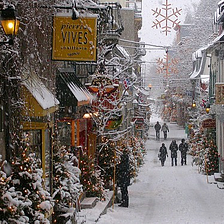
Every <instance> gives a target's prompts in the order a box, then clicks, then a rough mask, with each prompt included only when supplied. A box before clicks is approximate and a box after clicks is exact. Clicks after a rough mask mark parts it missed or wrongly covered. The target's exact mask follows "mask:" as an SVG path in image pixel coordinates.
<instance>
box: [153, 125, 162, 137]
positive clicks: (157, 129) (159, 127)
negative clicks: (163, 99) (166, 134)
mask: <svg viewBox="0 0 224 224" xmlns="http://www.w3.org/2000/svg"><path fill="white" fill-rule="evenodd" d="M154 128H155V131H156V139H160V129H161V125H160V123H159V121H157V122H156V124H155V126H154Z"/></svg>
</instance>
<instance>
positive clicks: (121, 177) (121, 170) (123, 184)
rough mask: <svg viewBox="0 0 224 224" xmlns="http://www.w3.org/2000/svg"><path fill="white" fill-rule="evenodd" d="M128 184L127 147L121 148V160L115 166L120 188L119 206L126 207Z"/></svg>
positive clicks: (127, 203) (127, 202)
mask: <svg viewBox="0 0 224 224" xmlns="http://www.w3.org/2000/svg"><path fill="white" fill-rule="evenodd" d="M129 185H130V165H129V156H128V152H127V149H124V150H123V154H122V155H121V161H120V163H119V164H118V166H117V186H118V187H120V189H121V204H120V205H119V206H121V207H128V205H129V196H128V186H129Z"/></svg>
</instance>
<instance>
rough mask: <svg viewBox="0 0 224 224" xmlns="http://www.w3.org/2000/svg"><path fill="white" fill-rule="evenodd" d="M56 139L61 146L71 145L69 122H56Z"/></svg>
mask: <svg viewBox="0 0 224 224" xmlns="http://www.w3.org/2000/svg"><path fill="white" fill-rule="evenodd" d="M58 139H59V141H60V143H61V145H63V146H70V145H71V122H68V121H64V122H58Z"/></svg>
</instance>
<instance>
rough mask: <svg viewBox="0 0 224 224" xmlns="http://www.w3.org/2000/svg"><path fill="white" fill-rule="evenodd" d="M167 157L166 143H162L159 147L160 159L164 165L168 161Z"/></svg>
mask: <svg viewBox="0 0 224 224" xmlns="http://www.w3.org/2000/svg"><path fill="white" fill-rule="evenodd" d="M166 157H168V153H167V148H166V146H165V144H164V143H162V146H161V147H160V149H159V159H160V161H161V165H162V166H164V163H165V161H166Z"/></svg>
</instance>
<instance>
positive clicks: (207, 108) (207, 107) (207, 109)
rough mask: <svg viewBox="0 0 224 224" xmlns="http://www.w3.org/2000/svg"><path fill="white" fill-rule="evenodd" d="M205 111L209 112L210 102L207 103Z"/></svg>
mask: <svg viewBox="0 0 224 224" xmlns="http://www.w3.org/2000/svg"><path fill="white" fill-rule="evenodd" d="M205 111H206V113H207V114H208V113H209V111H210V104H209V103H207V104H206V106H205Z"/></svg>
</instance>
